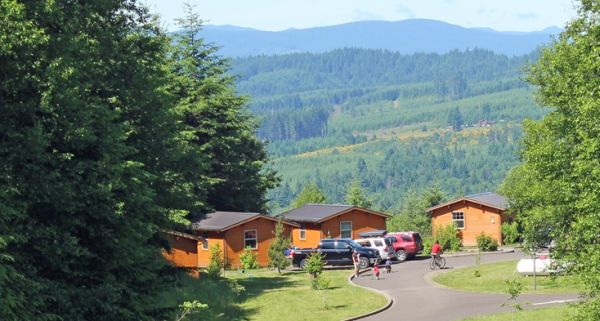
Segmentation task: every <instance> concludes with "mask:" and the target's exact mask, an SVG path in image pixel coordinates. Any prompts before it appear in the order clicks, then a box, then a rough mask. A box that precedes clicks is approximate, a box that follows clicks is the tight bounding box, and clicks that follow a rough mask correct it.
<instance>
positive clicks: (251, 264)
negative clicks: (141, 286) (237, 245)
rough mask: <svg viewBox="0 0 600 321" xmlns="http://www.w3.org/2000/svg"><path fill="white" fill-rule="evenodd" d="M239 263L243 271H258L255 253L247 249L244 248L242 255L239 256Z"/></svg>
mask: <svg viewBox="0 0 600 321" xmlns="http://www.w3.org/2000/svg"><path fill="white" fill-rule="evenodd" d="M240 261H241V262H242V268H243V269H244V270H253V269H258V262H257V259H256V253H254V251H252V249H251V248H249V247H247V248H245V249H244V253H242V255H240Z"/></svg>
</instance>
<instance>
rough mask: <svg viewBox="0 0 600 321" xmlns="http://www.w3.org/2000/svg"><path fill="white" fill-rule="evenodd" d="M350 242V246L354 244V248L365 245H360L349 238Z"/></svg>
mask: <svg viewBox="0 0 600 321" xmlns="http://www.w3.org/2000/svg"><path fill="white" fill-rule="evenodd" d="M348 244H350V246H352V247H353V248H357V247H363V246H362V245H360V244H358V243H356V242H354V241H352V240H348Z"/></svg>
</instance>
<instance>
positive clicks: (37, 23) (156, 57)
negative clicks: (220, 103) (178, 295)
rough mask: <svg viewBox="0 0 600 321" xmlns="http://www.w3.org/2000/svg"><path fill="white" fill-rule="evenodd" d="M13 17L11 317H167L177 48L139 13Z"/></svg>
mask: <svg viewBox="0 0 600 321" xmlns="http://www.w3.org/2000/svg"><path fill="white" fill-rule="evenodd" d="M0 13H1V14H2V17H3V19H2V22H0V39H2V41H1V42H0V61H2V63H1V64H0V106H1V108H2V112H3V117H0V160H1V163H2V166H1V167H0V200H1V201H0V204H2V205H0V206H1V207H2V215H1V218H0V260H1V261H2V263H3V264H1V265H0V287H1V288H2V302H3V303H2V304H1V305H0V319H2V320H74V321H77V320H100V321H102V320H154V319H162V315H161V311H157V310H155V305H154V303H155V298H156V297H157V295H158V294H159V293H160V292H161V291H162V290H164V289H165V287H164V286H165V282H166V281H167V277H168V276H169V275H170V272H168V271H171V269H170V268H168V267H167V265H166V264H165V263H163V261H162V260H161V259H160V242H159V237H158V235H159V233H158V232H159V231H160V230H161V229H162V228H165V227H167V226H168V220H167V217H166V215H165V209H167V207H165V206H164V205H165V204H170V203H171V202H170V201H169V202H162V201H161V200H160V197H161V195H160V192H161V191H163V190H168V189H171V186H172V184H171V183H170V182H168V181H167V180H163V179H161V178H160V177H161V174H162V173H163V172H164V171H165V170H166V169H167V167H168V166H167V165H166V164H172V162H171V160H169V159H168V158H167V157H166V156H165V154H164V153H165V152H166V151H173V150H172V149H171V148H170V147H169V142H172V141H173V140H174V139H175V138H174V136H175V134H176V129H175V127H174V125H173V124H175V121H174V118H172V117H171V114H170V111H169V108H168V106H169V104H170V98H169V95H167V94H166V93H165V91H164V87H165V84H166V83H167V81H166V79H165V70H164V68H163V67H162V66H164V65H166V59H165V54H166V51H165V46H166V45H168V43H169V42H168V39H167V38H166V37H165V36H163V35H162V34H161V32H160V31H159V30H158V29H157V28H156V27H155V25H154V23H153V21H152V19H150V17H149V16H148V15H147V14H146V12H145V10H143V9H142V8H140V7H138V6H137V5H136V4H135V2H134V1H117V0H99V1H92V2H77V3H75V2H69V3H67V2H60V1H58V2H45V1H44V2H42V1H29V2H21V3H17V2H16V1H10V0H9V1H1V2H0ZM5 299H6V301H5Z"/></svg>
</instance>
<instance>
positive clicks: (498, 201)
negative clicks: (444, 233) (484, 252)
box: [427, 192, 509, 246]
mask: <svg viewBox="0 0 600 321" xmlns="http://www.w3.org/2000/svg"><path fill="white" fill-rule="evenodd" d="M507 209H508V202H507V200H506V198H504V197H503V196H502V195H499V194H496V193H489V192H487V193H481V194H475V195H469V196H465V197H461V198H458V199H455V200H452V201H449V202H446V203H443V204H440V205H436V206H433V207H430V208H428V209H427V212H429V213H430V215H431V227H432V229H433V231H432V232H433V235H435V232H436V228H438V227H443V226H447V225H450V224H452V225H454V226H455V228H456V230H457V231H458V234H459V236H460V238H461V239H462V243H463V245H465V246H476V245H477V241H476V239H477V236H478V235H480V234H481V233H482V232H483V233H484V234H486V235H488V236H491V237H492V238H493V239H495V240H496V241H497V242H498V244H499V245H501V244H502V223H504V222H506V221H508V219H509V217H508V215H507V214H506V210H507Z"/></svg>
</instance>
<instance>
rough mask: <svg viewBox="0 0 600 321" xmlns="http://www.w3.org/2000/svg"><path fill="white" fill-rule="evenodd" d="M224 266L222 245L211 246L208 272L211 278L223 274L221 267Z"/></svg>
mask: <svg viewBox="0 0 600 321" xmlns="http://www.w3.org/2000/svg"><path fill="white" fill-rule="evenodd" d="M222 267H223V252H222V251H221V246H220V245H219V244H215V245H213V246H211V248H210V263H209V264H208V269H207V271H206V273H207V274H208V277H209V278H211V279H218V278H219V277H220V276H221V268H222Z"/></svg>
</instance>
